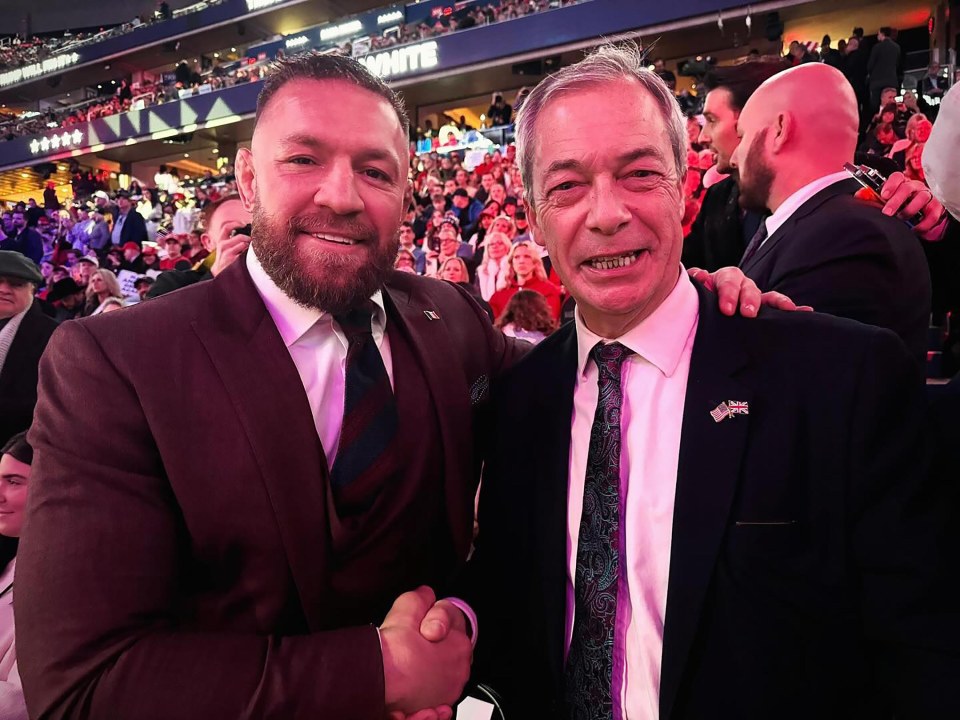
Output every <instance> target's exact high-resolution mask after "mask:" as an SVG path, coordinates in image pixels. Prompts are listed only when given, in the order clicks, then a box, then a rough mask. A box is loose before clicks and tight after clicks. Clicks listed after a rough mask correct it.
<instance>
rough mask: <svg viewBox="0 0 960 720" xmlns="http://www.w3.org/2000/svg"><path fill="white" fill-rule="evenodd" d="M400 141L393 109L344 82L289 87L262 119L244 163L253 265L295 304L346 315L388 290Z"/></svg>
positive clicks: (399, 191)
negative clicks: (384, 286)
mask: <svg viewBox="0 0 960 720" xmlns="http://www.w3.org/2000/svg"><path fill="white" fill-rule="evenodd" d="M331 107H337V108H338V112H336V113H326V112H318V110H317V108H331ZM404 139H405V135H404V132H403V129H402V126H401V124H400V120H399V118H398V117H397V114H396V112H395V111H394V109H393V107H392V106H391V105H390V103H389V102H388V101H387V100H386V99H384V98H382V97H380V96H379V95H377V94H376V93H374V92H372V91H370V90H367V89H364V88H361V87H358V86H356V85H354V84H352V83H350V82H346V81H341V80H307V79H296V80H291V81H289V82H287V83H286V84H285V85H283V86H282V87H281V88H280V89H279V90H277V91H276V93H275V94H274V95H273V97H272V98H271V99H270V101H269V104H268V105H267V106H266V108H264V109H263V111H262V114H261V116H260V118H259V120H258V123H257V126H256V129H255V131H254V136H253V144H252V147H251V149H250V150H241V151H240V153H239V154H238V158H237V176H238V189H239V191H240V195H241V197H242V198H243V200H244V204H245V206H246V207H247V208H248V209H250V210H251V211H252V213H253V246H254V248H255V250H256V253H257V257H258V258H259V260H260V262H261V263H262V265H263V267H264V269H265V270H266V271H267V273H268V274H269V275H270V277H271V278H272V279H273V281H274V282H275V283H277V285H278V286H279V287H280V288H281V289H282V290H283V291H284V292H285V293H286V294H287V295H288V296H290V297H291V298H293V299H294V300H295V301H297V302H298V303H301V304H303V305H307V306H309V307H317V308H319V309H322V310H326V311H328V312H332V313H338V312H343V311H346V310H348V309H350V308H352V307H355V306H356V305H357V304H358V303H360V302H361V301H363V300H364V299H366V298H369V297H370V295H372V294H373V293H374V292H375V291H376V290H377V288H379V287H380V286H381V285H382V284H383V281H384V279H385V278H386V276H387V274H388V272H389V271H390V269H391V268H392V266H393V261H394V258H395V256H396V251H397V245H398V240H397V229H398V227H399V224H400V221H401V219H402V218H403V196H404V190H405V182H406V157H407V151H406V145H405V141H404Z"/></svg>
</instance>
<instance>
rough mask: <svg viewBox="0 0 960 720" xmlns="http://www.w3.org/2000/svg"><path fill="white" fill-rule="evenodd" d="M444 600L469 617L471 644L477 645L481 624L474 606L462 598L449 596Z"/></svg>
mask: <svg viewBox="0 0 960 720" xmlns="http://www.w3.org/2000/svg"><path fill="white" fill-rule="evenodd" d="M444 600H446V601H447V602H448V603H450V604H451V605H453V606H454V607H456V608H457V609H458V610H459V611H460V612H462V613H463V615H464V617H466V618H467V625H469V626H470V629H469V633H470V645H471V646H472V647H476V646H477V637H478V636H479V635H480V624H479V623H478V622H477V614H476V613H475V612H474V611H473V608H472V607H470V606H469V605H468V604H467V603H466V601H465V600H461V599H460V598H455V597H448V598H444Z"/></svg>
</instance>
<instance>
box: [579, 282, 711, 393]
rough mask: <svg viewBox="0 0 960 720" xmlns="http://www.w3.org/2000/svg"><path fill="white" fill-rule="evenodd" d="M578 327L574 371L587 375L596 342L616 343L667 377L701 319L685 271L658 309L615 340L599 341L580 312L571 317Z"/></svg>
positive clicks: (697, 303) (692, 288) (672, 371)
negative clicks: (575, 367) (575, 369)
mask: <svg viewBox="0 0 960 720" xmlns="http://www.w3.org/2000/svg"><path fill="white" fill-rule="evenodd" d="M574 316H575V322H576V327H577V368H578V370H579V372H580V375H581V377H583V376H586V374H587V370H588V368H589V365H588V363H589V362H590V351H591V350H593V348H594V347H595V346H596V344H597V343H599V342H602V343H610V342H619V343H622V344H623V345H626V346H627V347H628V348H630V349H631V350H633V351H634V352H635V353H636V354H637V355H638V356H640V357H642V358H643V359H644V360H646V361H647V362H649V363H650V364H651V365H654V366H655V367H656V368H657V369H658V370H660V372H661V373H663V375H665V376H666V377H671V376H672V375H673V373H674V372H675V371H676V369H677V366H678V365H679V364H680V360H681V358H682V357H683V351H684V349H685V348H686V346H687V342H688V341H689V339H690V336H691V334H692V332H693V330H694V328H696V325H697V320H698V319H699V317H700V300H699V298H698V297H697V291H696V289H695V288H694V287H693V282H692V281H691V280H690V277H689V276H688V275H687V271H686V269H684V267H683V266H682V265H681V266H680V275H679V277H678V278H677V282H676V284H675V285H674V286H673V290H672V291H671V292H670V294H669V295H667V297H666V299H665V300H664V301H663V302H662V303H660V306H659V307H658V308H657V309H656V310H654V311H653V312H652V313H651V314H650V315H649V316H648V317H647V318H646V319H644V320H643V321H642V322H641V323H639V324H638V325H637V326H636V327H634V328H631V329H630V330H628V331H627V332H626V333H625V334H624V335H622V336H621V337H618V338H612V339H611V338H602V337H600V336H599V335H597V334H596V333H594V332H593V331H592V330H590V329H589V328H588V327H587V326H586V323H584V321H583V318H582V317H581V316H580V311H579V310H577V312H576V313H575V314H574Z"/></svg>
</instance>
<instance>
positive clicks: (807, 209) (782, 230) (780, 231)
mask: <svg viewBox="0 0 960 720" xmlns="http://www.w3.org/2000/svg"><path fill="white" fill-rule="evenodd" d="M859 188H860V183H858V182H857V181H856V180H854V179H853V178H851V179H850V180H844V181H843V182H837V183H834V184H833V185H830V186H828V187H826V188H824V189H823V190H821V191H820V192H818V193H817V194H816V195H814V196H813V197H812V198H810V199H809V200H807V201H806V202H805V203H804V204H803V205H801V206H800V207H799V208H797V210H796V211H795V212H794V213H793V214H792V215H791V216H790V217H789V218H787V221H786V222H785V223H783V225H781V226H780V227H779V228H777V231H776V232H775V233H773V235H771V236H770V237H768V238H767V240H766V242H764V243H763V245H761V246H760V249H759V250H757V252H756V253H754V255H753V257H752V258H750V262H748V263H746V264H745V265H744V266H743V267H742V268H741V269H742V270H743V272H745V273H747V274H749V270H751V269H752V268H754V267H756V266H757V265H758V264H759V263H760V261H761V260H762V259H763V258H765V257H766V256H767V255H769V254H770V253H771V252H773V249H774V248H775V247H776V246H777V245H778V244H779V243H780V241H781V240H782V239H783V238H784V237H785V236H787V235H789V234H790V232H791V231H792V230H793V228H794V226H795V225H796V224H797V221H798V220H801V219H802V218H804V217H806V216H807V215H809V214H810V213H812V212H813V211H814V210H816V209H817V208H818V207H820V206H821V205H823V204H824V203H825V202H827V201H828V200H830V199H831V198H833V197H836V196H837V195H853V193H855V192H856V191H857V190H858V189H859Z"/></svg>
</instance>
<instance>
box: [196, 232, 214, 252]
mask: <svg viewBox="0 0 960 720" xmlns="http://www.w3.org/2000/svg"><path fill="white" fill-rule="evenodd" d="M200 242H201V243H202V244H203V249H204V250H206V251H207V252H209V253H212V252H213V251H214V250H216V249H217V247H216V244H215V243H214V242H213V238H212V237H210V233H206V232H205V233H203V234H202V235H201V236H200Z"/></svg>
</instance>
